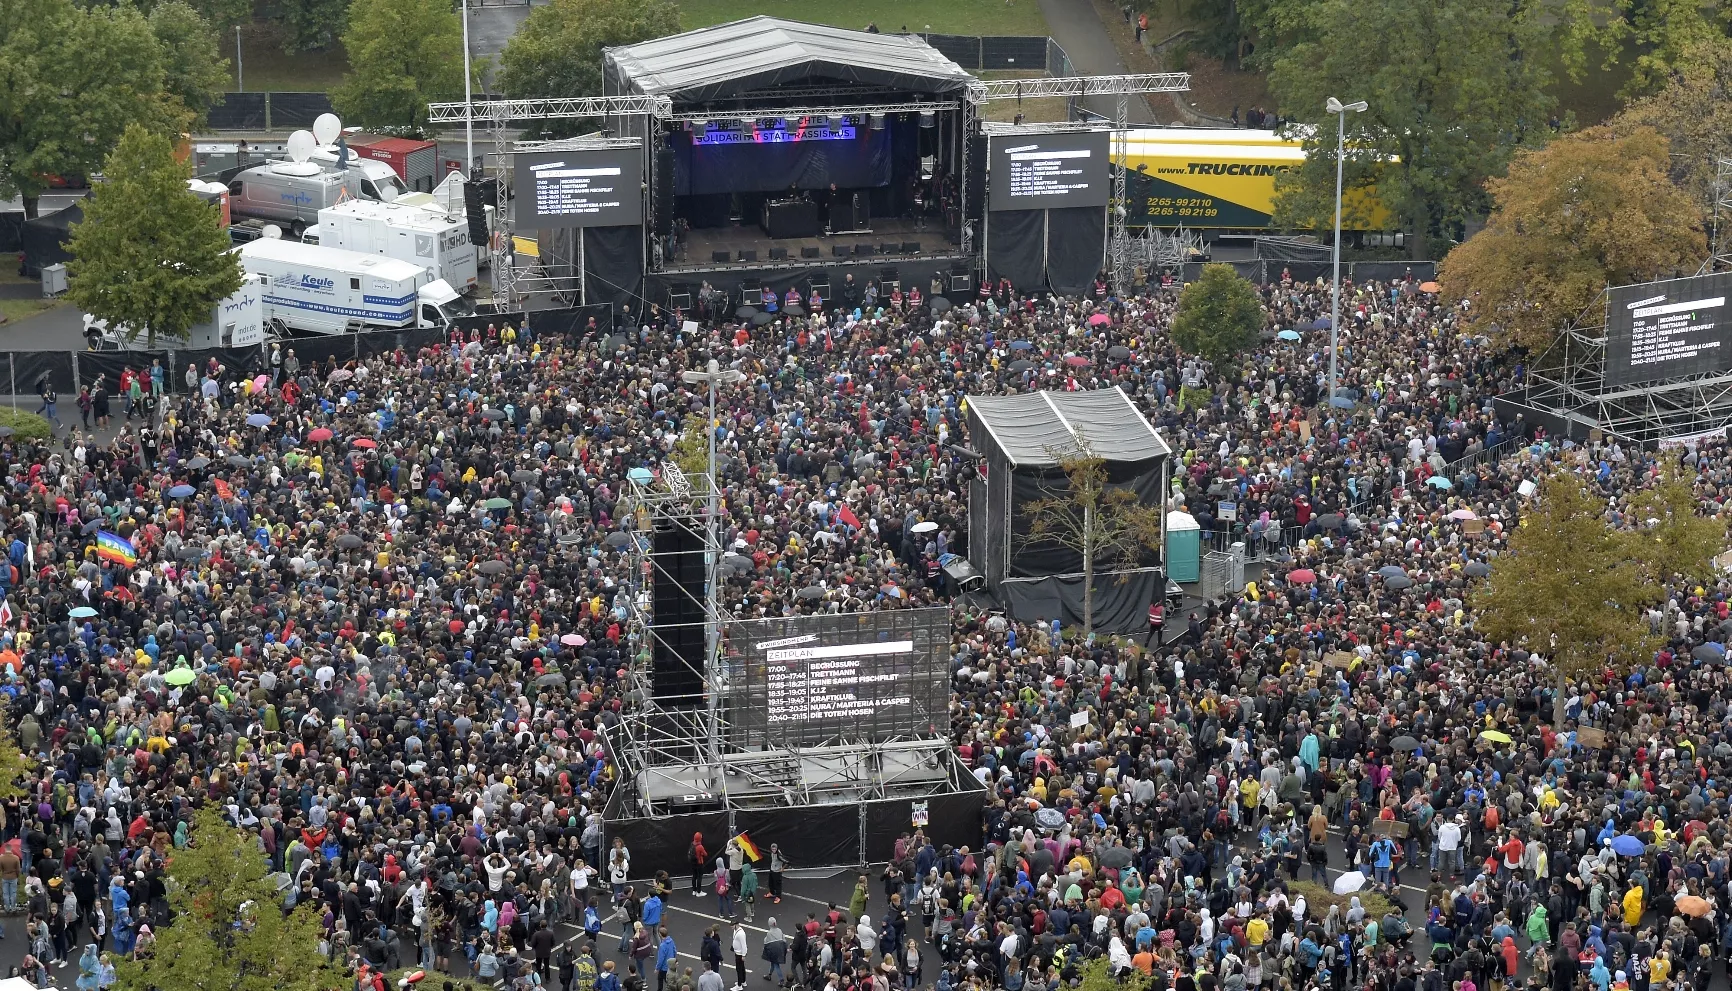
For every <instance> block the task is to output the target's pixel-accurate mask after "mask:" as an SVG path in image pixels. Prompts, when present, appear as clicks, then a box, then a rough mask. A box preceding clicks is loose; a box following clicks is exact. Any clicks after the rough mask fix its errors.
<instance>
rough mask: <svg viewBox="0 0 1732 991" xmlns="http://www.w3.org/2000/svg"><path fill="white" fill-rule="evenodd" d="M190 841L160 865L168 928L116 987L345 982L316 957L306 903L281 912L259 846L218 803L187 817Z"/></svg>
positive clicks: (291, 990) (244, 988)
mask: <svg viewBox="0 0 1732 991" xmlns="http://www.w3.org/2000/svg"><path fill="white" fill-rule="evenodd" d="M190 835H191V839H192V842H191V844H190V845H188V846H187V847H186V848H185V849H181V850H176V851H174V853H173V855H172V856H171V857H170V859H169V863H168V881H169V885H168V887H169V907H170V910H171V913H172V915H173V917H174V920H175V921H174V924H173V925H171V926H168V927H166V928H164V929H161V930H159V931H158V932H157V934H156V953H155V954H154V955H153V956H151V957H149V958H148V959H145V960H138V961H125V962H122V963H121V964H120V965H119V966H118V967H116V978H117V983H116V985H115V987H116V988H117V989H118V991H150V989H154V988H175V989H184V991H324V989H326V988H333V987H337V986H338V985H339V984H341V983H344V979H343V977H342V975H341V973H340V972H339V971H337V969H336V968H334V967H331V966H330V965H329V963H328V962H327V961H326V960H325V958H324V957H323V956H321V955H320V954H319V951H318V943H319V928H320V919H319V916H318V914H317V913H316V912H315V911H314V910H313V908H312V907H311V906H310V905H301V906H297V907H296V908H295V909H294V910H293V911H291V912H287V913H285V912H284V911H283V910H282V908H281V906H282V902H283V897H282V895H281V893H280V892H278V890H277V885H276V883H275V882H274V881H273V880H272V879H271V877H270V876H269V874H268V873H267V866H268V865H267V864H266V863H265V859H264V856H263V855H262V854H260V853H259V849H258V841H257V840H255V839H254V838H253V837H252V836H251V835H250V834H248V833H246V832H243V831H242V830H239V829H236V828H235V827H234V826H233V825H231V824H230V823H229V822H228V820H227V819H225V818H224V816H223V810H222V806H221V805H219V804H217V803H210V804H207V805H205V806H204V807H203V808H201V809H199V810H198V812H197V813H196V814H195V816H194V819H193V823H192V829H191V831H190Z"/></svg>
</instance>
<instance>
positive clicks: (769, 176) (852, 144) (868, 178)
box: [673, 122, 918, 196]
mask: <svg viewBox="0 0 1732 991" xmlns="http://www.w3.org/2000/svg"><path fill="white" fill-rule="evenodd" d="M898 124H899V122H898ZM894 129H897V130H900V129H902V128H901V127H900V126H896V127H895V128H894ZM673 143H674V195H675V196H713V195H718V194H728V193H775V192H782V191H784V190H789V189H828V188H829V187H830V186H831V184H834V185H836V186H837V187H838V188H841V189H861V188H867V187H874V186H886V185H889V183H890V178H891V160H892V154H891V148H892V146H893V144H894V141H893V140H892V130H891V129H886V130H881V131H873V130H870V129H869V128H866V127H856V128H854V130H853V137H851V138H846V139H840V140H824V141H810V140H807V141H787V140H778V141H765V142H758V141H749V140H741V141H738V142H730V143H726V144H703V145H694V144H693V142H692V135H691V133H690V132H687V131H678V132H675V134H674V135H673ZM916 148H918V146H916Z"/></svg>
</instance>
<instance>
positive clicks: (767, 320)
mask: <svg viewBox="0 0 1732 991" xmlns="http://www.w3.org/2000/svg"><path fill="white" fill-rule="evenodd" d="M775 322H776V315H775V314H774V313H759V314H756V315H755V316H753V317H752V326H754V327H762V326H764V325H765V324H771V323H775Z"/></svg>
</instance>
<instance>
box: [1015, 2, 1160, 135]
mask: <svg viewBox="0 0 1732 991" xmlns="http://www.w3.org/2000/svg"><path fill="white" fill-rule="evenodd" d="M1039 2H1040V12H1041V14H1042V15H1043V16H1044V17H1045V18H1046V27H1047V30H1048V31H1050V32H1051V33H1052V39H1053V40H1054V41H1056V42H1058V44H1059V47H1060V48H1063V49H1064V52H1065V54H1066V55H1069V56H1070V61H1071V68H1072V71H1074V72H1076V73H1077V74H1078V75H1086V76H1110V75H1120V74H1124V73H1127V72H1129V71H1130V70H1129V69H1127V68H1125V63H1124V61H1123V60H1121V59H1120V58H1119V53H1118V49H1116V48H1114V47H1113V40H1112V39H1111V38H1110V37H1108V36H1107V30H1106V28H1105V27H1104V26H1102V24H1101V19H1100V17H1098V16H1096V14H1095V9H1094V5H1093V4H1091V3H1090V2H1089V0H1039ZM1087 106H1088V109H1090V110H1092V111H1094V112H1095V113H1097V114H1100V115H1102V116H1104V117H1107V118H1108V119H1111V118H1112V117H1113V116H1114V115H1115V114H1117V113H1118V98H1117V97H1112V96H1105V97H1092V98H1090V99H1089V100H1088V101H1087ZM1130 120H1131V123H1133V124H1156V123H1159V119H1158V118H1157V117H1156V116H1155V114H1154V111H1152V110H1150V109H1149V101H1148V100H1146V99H1144V98H1142V97H1138V96H1133V97H1131V99H1130Z"/></svg>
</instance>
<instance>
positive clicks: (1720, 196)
mask: <svg viewBox="0 0 1732 991" xmlns="http://www.w3.org/2000/svg"><path fill="white" fill-rule="evenodd" d="M1728 269H1732V158H1722V159H1720V160H1719V161H1717V162H1716V163H1715V164H1714V217H1713V222H1712V224H1711V225H1710V226H1709V228H1708V259H1707V261H1704V262H1703V263H1702V268H1701V271H1700V272H1698V273H1697V274H1699V275H1701V274H1706V273H1708V272H1724V271H1726V270H1728Z"/></svg>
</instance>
